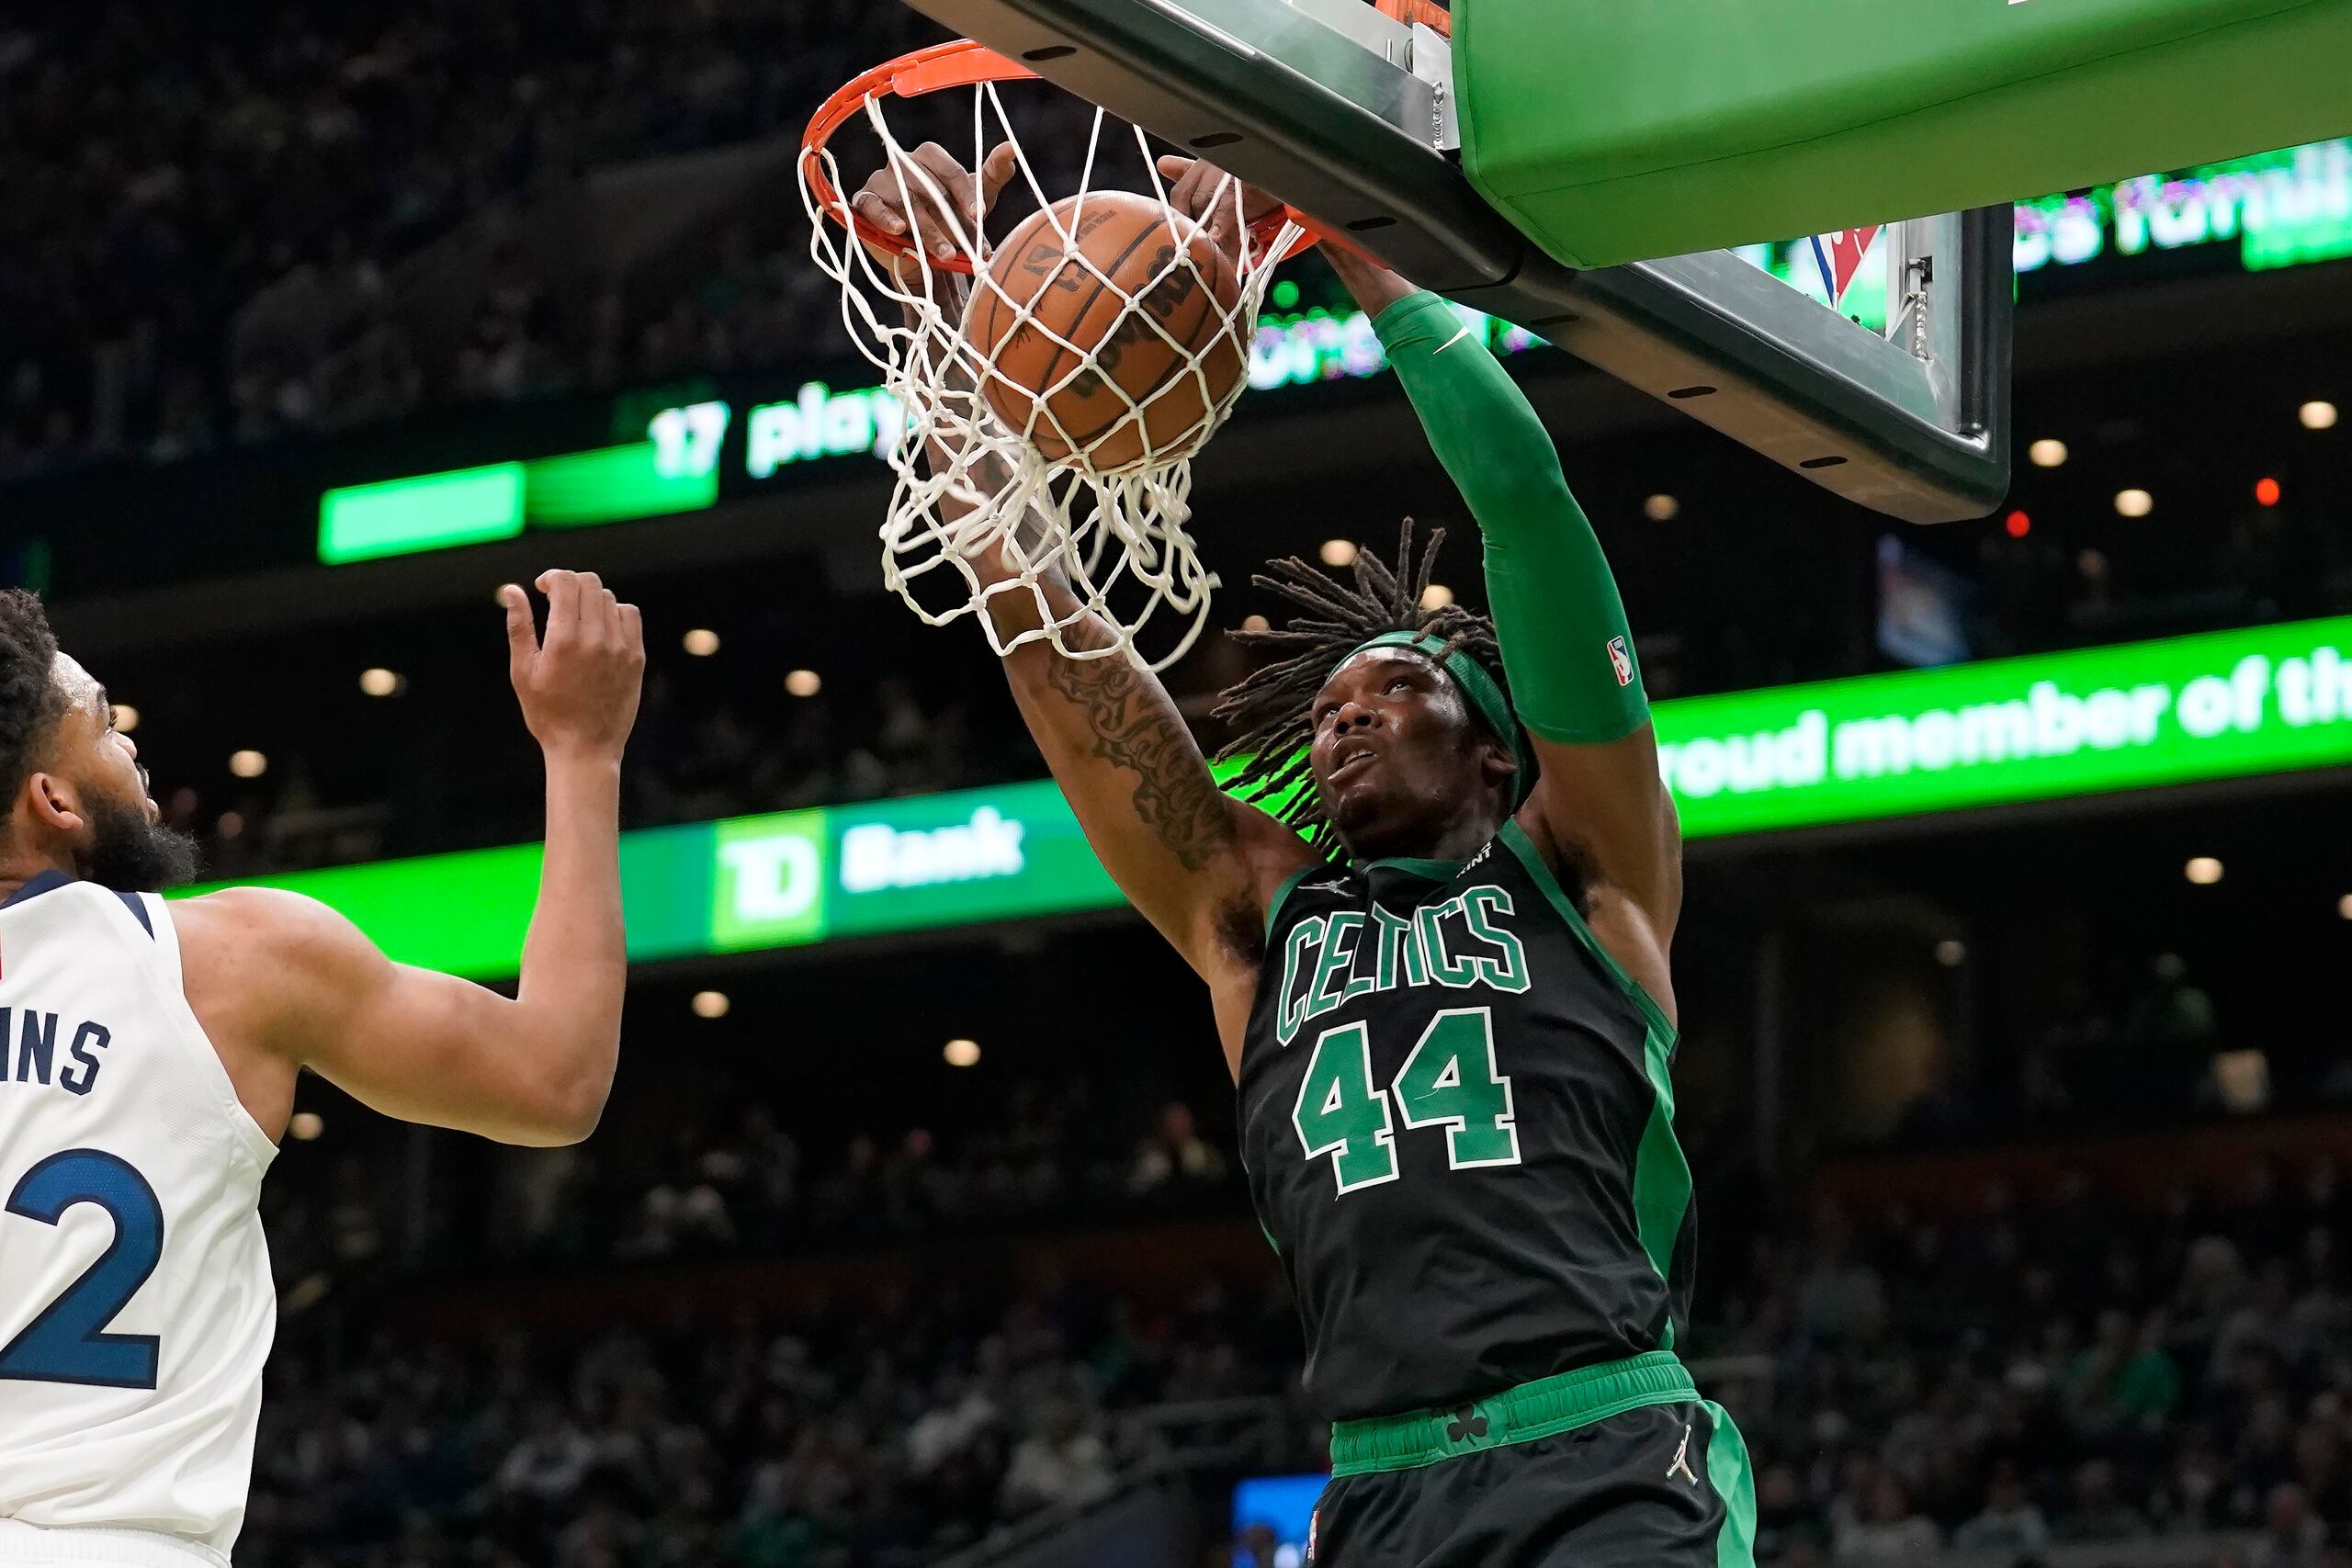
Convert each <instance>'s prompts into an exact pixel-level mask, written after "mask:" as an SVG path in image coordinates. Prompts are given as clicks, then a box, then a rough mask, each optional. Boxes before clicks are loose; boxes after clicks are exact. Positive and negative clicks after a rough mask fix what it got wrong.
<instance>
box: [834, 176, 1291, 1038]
mask: <svg viewBox="0 0 2352 1568" xmlns="http://www.w3.org/2000/svg"><path fill="white" fill-rule="evenodd" d="M912 156H913V158H914V160H915V161H916V163H917V164H920V165H921V166H922V168H923V169H925V170H927V171H928V172H929V173H930V174H931V175H932V176H933V180H934V181H935V182H936V184H937V186H938V187H939V188H940V190H941V191H943V192H945V193H948V194H949V196H950V199H953V200H956V201H960V202H967V203H969V204H970V205H968V206H967V208H966V213H967V216H966V220H965V224H964V228H965V231H967V232H970V231H972V230H974V229H976V228H977V227H978V216H979V215H982V214H985V213H986V211H987V210H988V208H989V205H990V204H992V203H993V202H994V200H995V198H996V195H997V193H998V192H999V191H1000V190H1001V189H1002V188H1003V186H1004V185H1005V183H1006V182H1007V181H1008V180H1009V179H1010V178H1011V177H1012V173H1013V169H1014V164H1013V162H1012V150H1011V149H1010V148H1009V147H1007V148H1000V149H998V151H997V152H996V153H995V154H994V155H991V156H990V157H989V160H988V162H987V164H985V165H984V166H983V168H982V170H981V172H980V173H979V174H978V175H973V174H972V173H971V172H969V171H967V170H966V169H965V168H963V167H962V166H961V165H960V164H957V163H956V160H955V158H954V157H953V155H952V154H950V153H948V152H946V151H945V150H944V148H941V147H939V146H937V145H935V144H933V145H927V146H924V147H922V148H921V149H919V150H918V151H917V152H915V153H913V154H912ZM908 184H909V186H910V187H911V186H914V182H912V181H910V182H908ZM900 191H901V182H900V179H899V176H898V175H895V174H893V173H892V172H891V171H889V170H888V169H885V170H882V171H879V172H877V173H876V175H874V176H873V177H872V178H871V179H869V180H868V181H867V182H866V184H865V188H864V189H863V190H862V191H860V192H859V193H858V195H857V196H856V197H854V201H853V205H854V207H855V209H856V210H857V211H858V213H859V214H860V215H861V216H863V217H864V218H865V219H866V220H868V221H870V222H873V223H875V224H876V225H878V226H879V227H880V228H881V229H882V230H883V231H886V232H888V233H892V234H902V235H903V234H910V233H911V234H912V236H913V237H914V239H915V240H916V242H917V243H925V244H929V243H933V240H934V238H935V237H936V236H937V235H939V234H941V233H943V232H944V231H946V230H947V227H948V225H947V224H946V223H945V221H944V219H943V217H942V216H941V215H940V214H939V213H938V212H937V211H936V209H935V207H934V204H933V200H932V198H931V197H929V195H928V194H927V193H925V192H923V191H922V190H921V189H920V188H913V189H910V201H911V205H912V207H913V209H914V210H913V211H912V212H910V211H909V210H908V205H909V203H908V202H906V201H902V200H901V197H900ZM933 248H934V249H936V246H935V245H934V247H933ZM949 248H950V249H952V248H953V247H952V246H950V247H949ZM884 259H885V261H886V265H887V264H888V263H889V262H890V260H891V259H892V258H889V257H887V256H886V257H885V258H884ZM959 303H960V301H959ZM930 456H931V460H932V461H933V463H934V464H940V463H944V462H945V461H946V460H947V457H946V455H945V454H944V453H943V452H941V451H939V450H938V449H937V447H936V446H933V449H932V451H931V453H930ZM968 477H969V479H970V480H971V482H972V483H973V484H974V485H975V486H977V487H990V486H994V487H999V488H1001V487H1002V486H1003V485H1006V484H1009V483H1011V482H1012V475H1010V474H1009V473H1007V472H1005V471H1004V469H1003V468H1002V467H1001V465H998V464H996V463H995V462H994V461H993V460H992V459H989V458H985V457H983V458H981V459H979V460H978V461H975V462H973V463H972V464H971V466H970V468H969V470H968ZM948 510H950V511H951V513H952V512H953V511H954V510H956V508H955V503H954V502H949V503H948ZM970 564H971V566H972V568H973V570H974V571H975V572H976V573H977V574H978V576H979V578H980V580H981V581H982V582H984V583H985V582H990V581H1007V580H1009V579H1010V578H1011V577H1012V575H1013V573H1012V571H1011V570H1009V569H1008V568H1007V567H1006V565H1005V564H1004V563H1003V562H1002V561H1001V560H974V561H972V562H971V563H970ZM1038 587H1039V590H1040V592H1044V593H1045V594H1046V600H1047V603H1048V604H1049V605H1050V606H1051V608H1052V610H1053V613H1054V615H1055V616H1056V617H1057V619H1058V620H1062V621H1064V622H1065V623H1066V624H1065V626H1064V630H1063V632H1062V637H1063V640H1064V641H1066V642H1068V643H1069V645H1070V646H1071V647H1072V648H1073V649H1088V648H1096V649H1108V648H1110V647H1112V646H1113V644H1114V640H1115V639H1114V634H1113V632H1112V630H1111V628H1110V627H1109V626H1105V625H1103V623H1102V622H1101V621H1100V620H1098V619H1096V618H1095V617H1094V616H1092V615H1084V616H1080V617H1078V618H1077V620H1076V621H1075V623H1074V624H1070V623H1069V618H1070V617H1071V616H1073V615H1075V613H1076V612H1077V610H1078V607H1079V606H1078V602H1077V600H1076V598H1075V597H1074V596H1073V595H1071V594H1070V593H1069V591H1068V590H1067V588H1065V587H1064V586H1063V585H1062V584H1061V583H1060V582H1059V581H1056V580H1053V579H1051V578H1047V579H1045V580H1043V581H1040V582H1039V585H1038ZM987 613H988V614H989V615H991V616H993V617H994V618H995V621H996V625H997V629H998V632H999V635H1000V637H1001V639H1002V640H1004V641H1007V642H1009V641H1011V640H1012V637H1015V636H1016V635H1018V634H1019V633H1021V632H1023V631H1029V630H1034V629H1036V628H1037V627H1038V626H1041V625H1042V624H1043V622H1042V617H1041V616H1040V615H1039V611H1038V606H1037V603H1036V600H1035V597H1034V596H1033V595H1032V594H1031V593H1030V592H1027V591H1026V590H1023V591H1020V592H1005V593H999V594H997V595H995V596H994V597H993V598H991V599H990V600H989V604H988V607H987ZM1004 672H1005V678H1006V679H1007V680H1008V681H1009V682H1011V683H1012V694H1013V699H1014V701H1015V702H1016V703H1017V704H1018V705H1020V708H1021V716H1022V717H1023V720H1024V721H1026V723H1027V724H1028V727H1029V733H1030V735H1031V737H1032V738H1033V739H1035V741H1036V743H1037V749H1038V750H1039V751H1040V752H1042V753H1043V754H1044V756H1045V759H1046V764H1047V766H1048V767H1050V768H1051V769H1052V771H1053V774H1054V778H1055V780H1056V782H1057V783H1058V784H1060V785H1061V788H1062V793H1063V794H1064V795H1066V796H1068V797H1069V803H1070V807H1071V809H1072V810H1074V811H1075V812H1076V813H1077V815H1078V819H1079V823H1080V826H1081V827H1082V828H1084V829H1085V831H1086V837H1087V841H1088V842H1089V843H1090V844H1091V845H1092V846H1093V848H1094V852H1095V853H1096V854H1097V855H1098V856H1099V857H1101V859H1102V861H1103V865H1104V866H1105V867H1106V868H1107V869H1108V870H1109V871H1110V873H1111V875H1112V878H1113V880H1114V881H1115V882H1117V883H1118V885H1119V888H1120V891H1122V892H1123V893H1125V895H1126V896H1127V899H1128V901H1129V902H1130V903H1132V904H1134V905H1135V907H1136V909H1137V910H1138V911H1140V912H1141V913H1142V914H1143V916H1144V918H1145V919H1148V920H1150V921H1151V923H1152V924H1153V925H1154V926H1155V927H1157V928H1158V929H1159V932H1160V934H1161V935H1163V936H1165V937H1166V938H1167V939H1168V940H1169V942H1171V943H1172V944H1173V945H1174V946H1175V947H1176V949H1177V950H1178V951H1179V952H1180V953H1182V954H1183V955H1184V957H1185V959H1186V961H1187V962H1189V963H1190V964H1192V965H1193V968H1194V969H1195V970H1197V971H1199V972H1200V973H1201V974H1202V976H1204V978H1207V979H1209V980H1210V981H1211V982H1212V985H1215V984H1216V982H1217V981H1219V980H1220V979H1224V978H1227V977H1229V976H1231V975H1232V974H1233V973H1234V972H1235V969H1236V965H1237V964H1242V965H1247V964H1254V962H1255V959H1254V954H1252V953H1246V952H1242V951H1238V949H1239V947H1240V946H1242V945H1243V943H1242V941H1241V939H1242V938H1244V937H1247V938H1249V939H1251V940H1254V939H1255V938H1256V937H1257V936H1258V935H1259V934H1260V933H1261V920H1262V918H1263V915H1264V911H1265V906H1266V902H1267V900H1268V899H1269V898H1270V897H1272V893H1273V892H1274V890H1275V889H1276V888H1277V887H1278V886H1280V885H1281V883H1282V882H1283V878H1285V877H1287V876H1289V875H1290V874H1292V873H1293V872H1295V871H1296V870H1297V869H1298V868H1299V867H1300V866H1302V865H1304V864H1306V863H1309V862H1310V861H1312V860H1313V859H1314V858H1315V856H1314V852H1312V851H1311V850H1309V849H1308V848H1307V847H1306V844H1305V843H1304V842H1303V841H1302V840H1300V839H1299V838H1298V836H1297V835H1296V834H1295V833H1293V832H1292V831H1291V830H1290V829H1287V828H1285V827H1284V826H1283V825H1282V824H1281V823H1279V822H1277V821H1275V820H1274V819H1273V818H1271V817H1269V816H1267V815H1266V814H1265V813H1264V812H1261V811H1260V810H1258V809H1257V808H1255V807H1250V806H1246V805H1243V804H1242V803H1240V802H1238V801H1237V800H1234V799H1232V798H1231V797H1230V796H1228V795H1226V794H1225V793H1224V792H1223V791H1221V790H1219V789H1218V788H1217V786H1216V779H1215V778H1214V777H1213V776H1212V774H1211V773H1210V772H1209V767H1208V762H1207V761H1206V759H1204V757H1203V756H1202V755H1201V750H1200V748H1199V746H1198V745H1196V744H1195V743H1194V741H1193V736H1192V732H1191V731H1190V730H1189V729H1187V728H1185V725H1184V721H1183V719H1182V716H1180V715H1179V714H1178V713H1177V711H1176V706H1175V704H1174V703H1173V702H1171V701H1170V699H1169V696H1168V694H1167V691H1166V690H1165V689H1164V688H1163V687H1162V686H1161V685H1160V683H1159V678H1158V677H1157V676H1155V675H1153V674H1152V673H1151V671H1148V670H1147V669H1145V668H1144V667H1143V665H1142V664H1141V663H1140V662H1138V661H1137V660H1135V659H1133V658H1131V657H1129V656H1128V655H1126V654H1125V653H1114V654H1109V655H1107V656H1105V657H1103V658H1097V659H1071V658H1068V657H1066V656H1064V655H1063V654H1062V653H1060V652H1058V651H1057V649H1054V648H1053V647H1052V646H1051V644H1050V643H1048V642H1046V641H1044V640H1035V641H1031V642H1027V643H1024V644H1023V645H1022V646H1021V647H1019V648H1016V649H1013V650H1012V652H1011V653H1010V654H1008V655H1007V656H1006V657H1005V660H1004ZM1236 1038H1238V1035H1237V1036H1236Z"/></svg>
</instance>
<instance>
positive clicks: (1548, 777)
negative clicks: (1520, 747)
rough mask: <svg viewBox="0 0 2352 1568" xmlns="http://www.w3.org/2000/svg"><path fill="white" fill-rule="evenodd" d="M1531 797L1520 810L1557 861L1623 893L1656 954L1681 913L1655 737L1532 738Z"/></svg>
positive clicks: (1676, 857)
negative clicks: (1539, 829)
mask: <svg viewBox="0 0 2352 1568" xmlns="http://www.w3.org/2000/svg"><path fill="white" fill-rule="evenodd" d="M1531 739H1532V742H1533V745H1534V749H1535V760H1536V764H1537V769H1536V781H1535V791H1534V794H1533V795H1531V796H1530V797H1529V799H1528V802H1527V804H1526V806H1524V807H1521V811H1520V817H1521V821H1522V822H1525V821H1526V819H1527V818H1529V817H1530V816H1531V815H1532V816H1534V817H1536V818H1540V819H1541V821H1542V823H1543V825H1544V832H1545V835H1546V836H1547V837H1548V839H1549V840H1550V842H1551V843H1552V844H1553V845H1554V846H1555V848H1556V850H1557V851H1558V853H1559V855H1560V857H1561V859H1562V861H1563V862H1564V863H1567V864H1568V865H1570V866H1572V867H1573V868H1574V869H1575V870H1577V872H1578V873H1579V874H1581V875H1582V876H1583V877H1584V878H1585V879H1587V880H1589V881H1591V882H1594V883H1598V884H1600V885H1603V886H1608V887H1610V888H1612V889H1614V890H1616V891H1617V892H1619V893H1621V894H1623V896H1624V897H1626V898H1627V899H1628V900H1630V901H1631V902H1632V904H1633V905H1634V907H1635V908H1638V909H1639V910H1640V911H1641V912H1642V914H1643V915H1644V916H1645V919H1646V921H1647V923H1648V924H1649V926H1650V927H1651V929H1652V930H1653V931H1654V932H1655V933H1656V936H1657V940H1658V942H1659V944H1660V946H1661V948H1662V947H1663V946H1664V944H1665V943H1666V942H1669V941H1671V940H1672V938H1673V935H1674V927H1675V923H1676V921H1677V920H1678V919H1679V918H1680V916H1681V913H1682V825H1681V822H1680V821H1679V819H1678V818H1677V817H1676V815H1675V810H1674V797H1673V796H1672V795H1669V794H1668V793H1667V791H1666V789H1665V787H1664V786H1663V785H1662V784H1660V783H1659V780H1658V772H1657V731H1656V729H1655V728H1653V727H1652V726H1651V725H1650V724H1648V723H1647V722H1645V723H1644V724H1643V725H1642V727H1641V728H1639V729H1636V730H1634V732H1633V733H1632V734H1631V735H1627V736H1623V737H1621V738H1620V739H1615V740H1607V741H1600V742H1594V743H1589V744H1583V745H1577V744H1570V743H1564V742H1561V741H1556V740H1546V739H1544V738H1543V737H1542V736H1540V735H1538V736H1532V737H1531Z"/></svg>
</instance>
